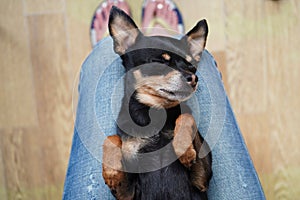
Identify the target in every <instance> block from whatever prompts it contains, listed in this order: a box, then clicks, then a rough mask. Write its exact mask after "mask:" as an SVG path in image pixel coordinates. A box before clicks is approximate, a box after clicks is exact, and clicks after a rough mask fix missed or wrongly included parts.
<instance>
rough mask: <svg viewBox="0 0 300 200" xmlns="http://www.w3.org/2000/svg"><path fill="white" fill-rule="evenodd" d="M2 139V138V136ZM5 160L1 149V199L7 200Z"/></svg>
mask: <svg viewBox="0 0 300 200" xmlns="http://www.w3.org/2000/svg"><path fill="white" fill-rule="evenodd" d="M0 138H2V137H1V136H0ZM3 165H4V160H3V157H2V149H1V148H0V199H3V200H7V188H6V176H5V170H4V166H3Z"/></svg>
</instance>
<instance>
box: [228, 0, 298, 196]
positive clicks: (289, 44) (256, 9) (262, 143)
mask: <svg viewBox="0 0 300 200" xmlns="http://www.w3.org/2000/svg"><path fill="white" fill-rule="evenodd" d="M224 2H225V8H226V11H225V13H227V16H226V24H227V25H226V34H227V36H226V38H227V41H226V45H227V46H228V48H227V49H228V51H227V52H226V55H227V58H228V59H227V74H228V84H229V86H230V99H231V102H232V104H233V107H234V110H236V111H237V114H238V115H237V116H238V121H239V122H240V125H241V129H242V132H243V134H244V136H245V139H246V142H247V144H248V147H249V150H250V153H251V155H252V158H253V160H254V163H255V166H256V167H257V169H258V172H259V176H260V178H261V179H262V183H263V187H264V189H265V193H266V196H267V198H268V199H296V198H297V197H298V196H299V194H300V190H299V189H297V188H295V187H293V185H294V183H295V182H299V179H300V176H299V173H291V171H293V170H294V169H296V170H294V171H297V170H299V157H300V154H299V150H298V149H299V148H298V147H299V141H300V136H299V134H296V132H297V131H298V127H297V124H298V122H299V120H300V116H299V112H295V108H299V106H300V105H299V104H300V97H299V95H297V94H299V86H300V85H299V81H298V80H299V74H300V71H299V67H300V66H299V61H300V60H299V55H298V56H296V54H299V50H300V49H299V46H300V45H299V42H300V39H299V37H298V36H297V35H298V33H299V25H300V21H299V16H298V14H297V11H296V10H297V8H299V3H298V2H296V1H292V0H290V1H278V2H277V1H276V2H274V1H259V0H257V1H251V3H250V2H249V1H230V0H224ZM241 27H243V28H242V29H241ZM296 52H297V53H296ZM296 74H297V75H296ZM297 174H298V175H297Z"/></svg>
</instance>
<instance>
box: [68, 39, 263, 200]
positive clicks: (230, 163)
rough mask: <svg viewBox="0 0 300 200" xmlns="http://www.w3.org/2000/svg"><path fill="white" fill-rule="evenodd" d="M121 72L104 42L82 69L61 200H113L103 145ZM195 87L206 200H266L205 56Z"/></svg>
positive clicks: (111, 131) (111, 130)
mask: <svg viewBox="0 0 300 200" xmlns="http://www.w3.org/2000/svg"><path fill="white" fill-rule="evenodd" d="M123 75H124V70H123V67H122V64H121V61H120V58H119V57H118V56H117V55H116V54H115V53H114V52H113V49H112V40H111V39H110V38H106V39H104V40H102V41H101V42H100V43H99V44H98V45H97V46H96V47H95V48H94V50H93V52H92V53H91V54H90V56H89V57H88V58H87V59H86V61H85V62H84V64H83V66H82V70H81V75H80V85H79V101H78V108H77V118H76V123H75V131H74V138H73V145H72V151H71V156H70V162H69V167H68V171H67V176H66V181H65V188H64V195H63V199H66V200H67V199H72V200H74V199H95V200H96V199H101V200H102V199H112V195H111V194H110V191H109V189H108V187H107V186H106V185H105V184H104V181H103V178H102V175H101V172H102V164H101V158H102V143H103V141H104V139H105V138H106V136H108V135H112V134H115V130H116V129H115V128H116V127H115V119H116V117H117V115H118V112H119V108H120V107H119V106H120V102H121V99H122V96H123V88H122V79H121V77H122V76H123ZM197 75H198V77H199V86H198V89H197V92H196V94H195V95H194V97H193V98H191V99H190V100H189V104H190V106H191V107H192V108H193V115H194V117H195V120H196V122H197V124H198V128H199V131H200V133H201V134H202V135H203V136H205V139H206V140H207V141H208V143H209V145H210V147H211V149H212V155H213V178H212V180H211V181H210V189H209V192H208V194H209V197H210V199H230V200H234V199H264V194H263V191H262V188H261V185H260V182H259V180H258V177H257V174H256V171H255V169H254V167H253V164H252V161H251V159H250V157H249V154H248V151H247V149H246V146H245V143H244V141H243V138H242V136H241V133H240V130H239V128H238V126H237V123H236V120H235V118H234V115H233V112H232V110H231V107H230V105H229V102H228V99H227V96H226V94H225V91H224V87H223V83H222V80H221V77H220V74H219V71H218V70H217V68H216V65H215V61H214V59H213V57H212V56H211V55H210V54H209V53H208V52H207V51H204V52H203V55H202V59H201V62H200V64H199V67H198V72H197Z"/></svg>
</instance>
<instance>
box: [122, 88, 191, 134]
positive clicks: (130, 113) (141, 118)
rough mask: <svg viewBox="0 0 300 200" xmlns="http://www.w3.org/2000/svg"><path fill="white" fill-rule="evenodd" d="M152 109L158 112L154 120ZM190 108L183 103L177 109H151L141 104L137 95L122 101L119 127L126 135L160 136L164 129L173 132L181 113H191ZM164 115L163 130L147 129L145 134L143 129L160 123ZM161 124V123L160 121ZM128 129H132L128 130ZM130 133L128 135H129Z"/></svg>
mask: <svg viewBox="0 0 300 200" xmlns="http://www.w3.org/2000/svg"><path fill="white" fill-rule="evenodd" d="M150 109H154V112H157V114H156V116H155V115H154V116H152V120H153V121H151V118H150ZM190 112H191V111H190V109H189V107H188V106H187V105H186V104H185V103H181V104H179V105H177V106H175V107H172V108H168V109H164V108H160V109H158V108H150V107H149V106H147V105H144V104H142V103H140V102H139V101H138V100H137V99H136V95H135V93H133V95H131V96H130V97H129V96H126V95H125V96H124V98H123V100H122V106H121V111H120V113H119V117H118V127H119V129H121V131H122V132H123V133H125V134H126V132H127V131H129V132H130V133H131V134H135V135H136V134H138V135H139V136H140V137H146V136H148V135H155V134H160V132H161V131H163V130H164V129H168V130H173V129H174V127H175V121H176V119H177V118H178V116H179V115H180V114H181V113H190ZM159 113H162V114H164V115H165V116H166V118H164V120H165V122H163V123H164V124H163V128H160V129H158V128H157V126H150V128H149V127H147V129H146V130H147V131H146V132H147V133H144V131H141V130H145V129H143V127H146V126H148V125H149V124H150V123H156V122H154V121H155V120H156V121H159V120H160V117H161V115H160V114H159ZM159 122H160V123H161V121H159ZM123 127H125V128H126V130H124V128H123ZM128 127H130V128H129V129H128ZM129 132H128V133H129Z"/></svg>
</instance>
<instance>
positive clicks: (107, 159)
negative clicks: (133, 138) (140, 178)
mask: <svg viewBox="0 0 300 200" xmlns="http://www.w3.org/2000/svg"><path fill="white" fill-rule="evenodd" d="M121 146H122V141H121V138H120V137H119V136H117V135H113V136H109V137H107V138H106V139H105V141H104V144H103V164H102V176H103V178H104V181H105V184H107V185H108V187H109V188H110V190H111V192H112V194H113V195H114V196H115V197H116V199H118V200H131V199H133V196H134V192H133V190H131V189H129V188H131V187H130V183H129V181H128V177H127V175H128V174H127V173H125V172H124V171H123V167H122V152H121Z"/></svg>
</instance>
